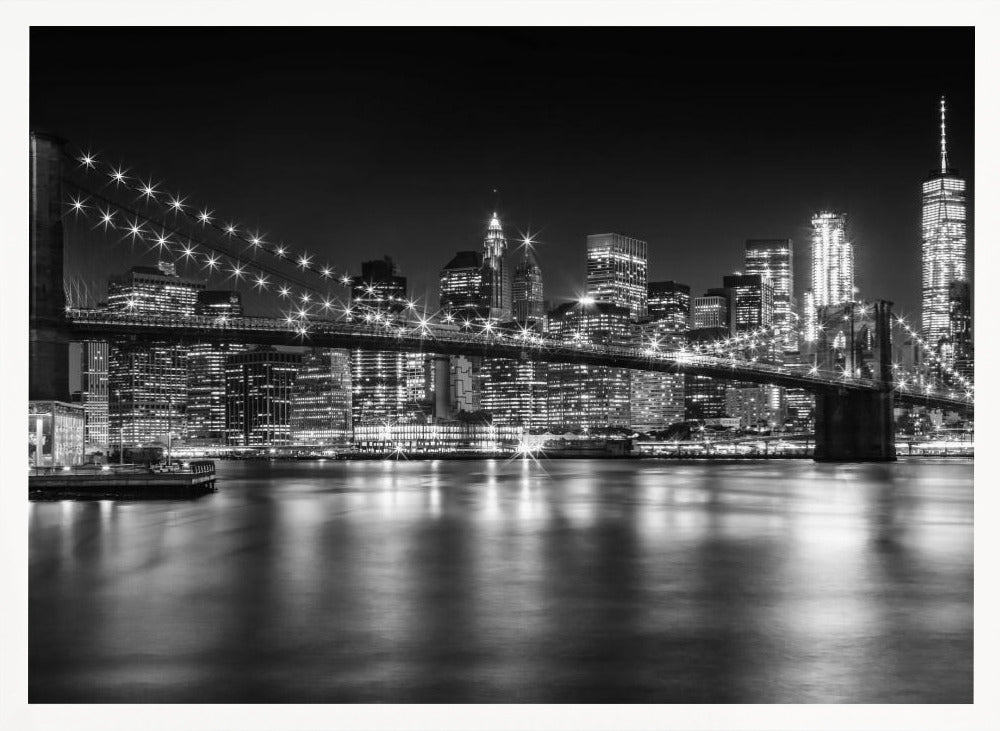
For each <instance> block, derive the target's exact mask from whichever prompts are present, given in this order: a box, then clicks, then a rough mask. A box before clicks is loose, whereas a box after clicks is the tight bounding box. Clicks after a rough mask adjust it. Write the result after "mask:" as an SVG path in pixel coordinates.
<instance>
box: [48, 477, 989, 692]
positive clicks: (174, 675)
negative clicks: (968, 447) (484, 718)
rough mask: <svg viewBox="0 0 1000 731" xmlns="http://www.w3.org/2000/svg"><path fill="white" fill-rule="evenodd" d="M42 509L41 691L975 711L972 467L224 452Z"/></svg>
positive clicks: (49, 504) (50, 504)
mask: <svg viewBox="0 0 1000 731" xmlns="http://www.w3.org/2000/svg"><path fill="white" fill-rule="evenodd" d="M217 466H218V469H219V473H220V479H219V483H218V487H219V492H218V493H216V494H213V495H210V496H207V497H205V498H202V499H199V500H196V501H191V502H181V501H176V502H175V501H167V502H145V503H143V502H115V501H99V502H71V501H65V502H55V503H31V504H30V507H29V520H30V553H29V558H30V587H29V596H30V607H29V611H30V615H29V616H30V620H29V644H30V647H29V661H30V668H29V692H30V700H31V701H32V702H189V703H230V702H234V703H251V702H271V703H280V702H326V703H338V702H423V701H430V702H542V703H544V702H631V701H636V702H692V703H694V702H712V703H725V702H741V703H749V702H766V703H798V702H830V703H847V702H863V703H896V702H901V703H918V702H953V703H955V702H957V703H967V702H971V701H972V643H973V627H972V606H973V605H972V586H973V572H972V570H973V565H972V550H973V546H972V534H973V525H972V519H973V489H972V462H971V460H970V461H964V460H940V461H932V460H926V459H924V460H917V459H914V460H902V461H900V462H898V463H895V464H891V465H828V464H824V465H818V464H815V463H813V462H811V461H797V460H793V461H756V462H677V461H662V462H657V461H651V460H646V461H632V460H554V461H548V462H531V461H523V462H520V461H519V462H504V461H502V460H495V461H494V460H484V461H476V462H450V461H436V462H417V461H412V462H407V461H400V462H324V463H320V462H311V463H296V462H275V463H267V462H219V463H217Z"/></svg>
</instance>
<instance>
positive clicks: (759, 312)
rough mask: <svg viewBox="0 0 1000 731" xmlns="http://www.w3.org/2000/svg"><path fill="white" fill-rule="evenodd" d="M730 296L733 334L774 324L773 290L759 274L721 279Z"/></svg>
mask: <svg viewBox="0 0 1000 731" xmlns="http://www.w3.org/2000/svg"><path fill="white" fill-rule="evenodd" d="M722 286H723V288H724V289H726V290H728V291H729V292H730V293H731V294H730V302H731V308H732V315H733V320H732V322H731V323H730V329H731V331H732V332H733V333H734V334H738V333H745V332H748V331H751V330H759V329H761V328H767V327H770V326H771V325H772V324H773V323H774V288H773V287H772V286H771V284H770V282H765V281H764V280H763V277H761V275H759V274H730V275H727V276H724V277H723V278H722Z"/></svg>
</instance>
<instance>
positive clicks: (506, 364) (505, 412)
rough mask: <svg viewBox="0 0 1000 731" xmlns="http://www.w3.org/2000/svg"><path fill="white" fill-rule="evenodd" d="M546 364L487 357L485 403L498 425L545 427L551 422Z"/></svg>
mask: <svg viewBox="0 0 1000 731" xmlns="http://www.w3.org/2000/svg"><path fill="white" fill-rule="evenodd" d="M547 365H548V364H546V363H542V362H537V361H530V360H517V359H514V358H484V359H483V366H482V371H481V374H480V377H481V378H482V386H481V396H480V398H481V403H482V408H483V410H485V411H488V412H490V414H492V415H493V423H494V424H503V425H512V426H514V425H516V426H523V427H526V428H544V427H545V426H547V425H548V383H547V370H548V369H547Z"/></svg>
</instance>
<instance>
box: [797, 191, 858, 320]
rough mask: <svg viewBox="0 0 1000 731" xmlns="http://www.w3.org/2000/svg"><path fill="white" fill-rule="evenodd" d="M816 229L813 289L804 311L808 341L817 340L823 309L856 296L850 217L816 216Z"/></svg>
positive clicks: (842, 214) (813, 243) (838, 215)
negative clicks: (848, 234)
mask: <svg viewBox="0 0 1000 731" xmlns="http://www.w3.org/2000/svg"><path fill="white" fill-rule="evenodd" d="M812 227H813V232H812V288H811V289H810V290H809V296H808V297H807V300H806V304H807V307H806V308H805V312H804V318H805V328H806V333H807V337H806V339H807V340H813V339H815V336H816V317H817V310H818V309H819V308H821V307H829V306H832V305H839V304H843V303H844V302H852V301H853V300H854V297H855V292H854V245H853V244H851V242H849V241H848V240H847V214H846V213H832V212H830V211H822V212H820V213H817V214H816V215H815V216H813V218H812ZM810 335H812V337H811V338H810V337H809V336H810Z"/></svg>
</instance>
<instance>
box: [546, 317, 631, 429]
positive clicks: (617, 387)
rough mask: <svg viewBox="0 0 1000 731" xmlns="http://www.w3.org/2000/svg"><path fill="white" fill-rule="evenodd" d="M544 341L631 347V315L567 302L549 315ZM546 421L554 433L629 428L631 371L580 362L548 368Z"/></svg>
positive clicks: (550, 365)
mask: <svg viewBox="0 0 1000 731" xmlns="http://www.w3.org/2000/svg"><path fill="white" fill-rule="evenodd" d="M549 336H550V337H552V338H555V339H556V340H563V341H567V342H586V343H594V344H599V345H634V344H635V337H634V333H633V325H632V323H631V313H630V311H629V310H628V309H627V308H625V307H619V306H617V305H614V304H612V303H610V302H592V301H589V300H588V301H582V302H566V303H564V304H562V305H560V306H559V307H557V308H556V309H555V310H553V311H552V312H550V313H549ZM548 373H549V375H548V407H549V416H548V418H549V421H550V423H551V424H552V425H553V426H555V427H557V428H565V427H569V428H579V427H583V428H594V427H612V426H623V427H627V426H629V423H630V420H631V412H630V408H629V407H630V401H629V398H630V383H629V374H630V371H628V370H626V369H624V368H611V367H608V366H590V365H585V364H579V363H551V364H549V367H548Z"/></svg>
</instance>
